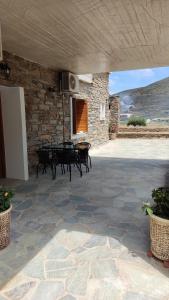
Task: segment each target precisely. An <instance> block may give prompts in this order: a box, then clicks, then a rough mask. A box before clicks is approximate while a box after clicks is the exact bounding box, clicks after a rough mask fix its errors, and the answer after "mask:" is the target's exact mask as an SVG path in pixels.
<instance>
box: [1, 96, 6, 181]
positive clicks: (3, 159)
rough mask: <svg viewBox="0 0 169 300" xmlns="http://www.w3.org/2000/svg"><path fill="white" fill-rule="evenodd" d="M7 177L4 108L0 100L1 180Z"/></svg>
mask: <svg viewBox="0 0 169 300" xmlns="http://www.w3.org/2000/svg"><path fill="white" fill-rule="evenodd" d="M4 177H5V148H4V136H3V121H2V107H1V98H0V178H4Z"/></svg>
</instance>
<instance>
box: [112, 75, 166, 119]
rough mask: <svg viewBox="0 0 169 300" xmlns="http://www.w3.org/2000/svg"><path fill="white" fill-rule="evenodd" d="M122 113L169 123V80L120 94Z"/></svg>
mask: <svg viewBox="0 0 169 300" xmlns="http://www.w3.org/2000/svg"><path fill="white" fill-rule="evenodd" d="M117 95H118V96H120V101H121V113H130V114H134V115H139V116H144V117H145V118H147V119H151V120H152V119H157V118H160V119H161V120H166V121H167V122H169V78H165V79H162V80H160V81H156V82H154V83H152V84H150V85H148V86H146V87H142V88H137V89H132V90H127V91H123V92H120V93H119V94H117Z"/></svg>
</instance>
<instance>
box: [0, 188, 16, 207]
mask: <svg viewBox="0 0 169 300" xmlns="http://www.w3.org/2000/svg"><path fill="white" fill-rule="evenodd" d="M13 196H14V193H13V191H11V190H8V189H7V188H2V187H0V213H1V212H3V211H5V210H7V209H8V208H9V207H10V204H11V198H12V197H13Z"/></svg>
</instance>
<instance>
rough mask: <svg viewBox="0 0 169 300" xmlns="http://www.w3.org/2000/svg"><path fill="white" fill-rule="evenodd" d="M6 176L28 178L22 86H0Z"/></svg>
mask: <svg viewBox="0 0 169 300" xmlns="http://www.w3.org/2000/svg"><path fill="white" fill-rule="evenodd" d="M0 92H1V103H2V118H3V131H4V146H5V163H6V177H7V178H15V179H23V180H27V179H28V158H27V138H26V120H25V98H24V90H23V88H22V87H0Z"/></svg>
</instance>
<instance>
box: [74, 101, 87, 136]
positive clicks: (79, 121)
mask: <svg viewBox="0 0 169 300" xmlns="http://www.w3.org/2000/svg"><path fill="white" fill-rule="evenodd" d="M72 125H73V134H77V133H82V132H87V131H88V103H87V101H86V100H81V99H72Z"/></svg>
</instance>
